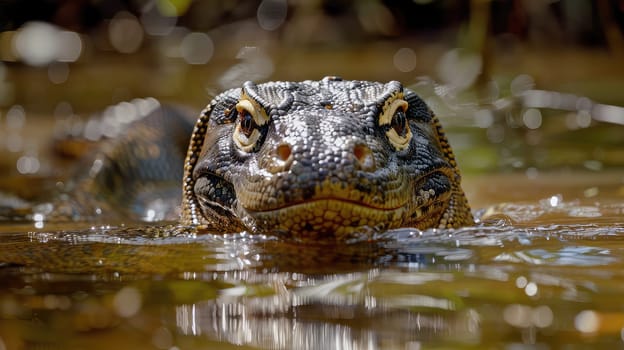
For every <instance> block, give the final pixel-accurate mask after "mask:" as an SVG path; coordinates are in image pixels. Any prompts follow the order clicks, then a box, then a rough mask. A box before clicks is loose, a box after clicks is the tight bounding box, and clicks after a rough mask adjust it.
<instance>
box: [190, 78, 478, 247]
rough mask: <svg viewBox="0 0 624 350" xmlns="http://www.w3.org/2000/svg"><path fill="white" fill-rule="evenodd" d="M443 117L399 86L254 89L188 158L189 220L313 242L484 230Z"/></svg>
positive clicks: (238, 94) (211, 121)
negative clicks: (386, 233)
mask: <svg viewBox="0 0 624 350" xmlns="http://www.w3.org/2000/svg"><path fill="white" fill-rule="evenodd" d="M460 180H461V177H460V174H459V169H458V167H457V164H456V162H455V157H454V155H453V151H452V150H451V147H450V145H449V143H448V141H447V139H446V136H445V135H444V132H443V130H442V127H441V125H440V123H439V121H438V119H437V117H435V116H434V115H433V113H432V112H431V110H430V109H429V108H428V107H427V106H426V105H425V103H424V102H423V101H422V100H421V99H420V98H419V97H418V96H417V95H416V94H415V93H414V92H413V91H411V90H409V89H405V88H403V86H402V85H401V84H400V83H399V82H396V81H392V82H389V83H386V84H383V83H377V82H368V81H343V80H341V79H339V78H333V77H327V78H324V79H323V80H321V81H304V82H269V83H265V84H259V85H255V84H254V83H251V82H247V83H245V84H244V86H243V87H242V89H241V88H238V89H232V90H228V91H226V92H224V93H222V94H220V95H218V96H217V97H216V98H214V99H213V100H212V102H210V104H209V105H208V107H207V108H206V109H205V110H204V111H203V112H202V114H201V115H200V117H199V119H198V121H197V123H196V125H195V129H194V131H193V134H192V136H191V141H190V145H189V148H188V152H187V157H186V162H185V167H184V179H183V202H182V221H183V223H185V224H191V225H197V226H199V227H200V228H203V229H207V230H211V231H213V230H216V231H220V232H237V231H241V230H247V231H250V232H259V233H269V234H277V235H285V236H291V237H296V238H298V239H302V240H308V239H318V238H323V237H328V236H331V237H334V238H337V239H345V238H349V237H351V234H353V233H354V232H370V230H371V229H372V230H384V229H391V228H398V227H416V228H419V229H425V228H431V227H440V228H451V227H459V226H463V225H471V224H473V218H472V215H471V212H470V208H469V206H468V203H467V200H466V197H465V195H464V192H463V190H462V189H461V186H460Z"/></svg>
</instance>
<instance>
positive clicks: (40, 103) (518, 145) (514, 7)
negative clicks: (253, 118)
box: [0, 0, 624, 188]
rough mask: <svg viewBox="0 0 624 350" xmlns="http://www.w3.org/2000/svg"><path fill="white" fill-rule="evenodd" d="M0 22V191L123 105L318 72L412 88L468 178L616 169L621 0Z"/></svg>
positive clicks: (43, 14)
mask: <svg viewBox="0 0 624 350" xmlns="http://www.w3.org/2000/svg"><path fill="white" fill-rule="evenodd" d="M0 30H1V32H0V174H6V176H5V177H4V178H5V180H3V181H4V182H3V184H4V187H8V186H11V187H13V188H16V187H19V185H15V183H14V182H11V183H10V184H7V181H8V180H6V179H8V178H12V179H13V180H11V181H14V180H15V179H14V177H19V176H23V175H29V176H30V177H50V176H57V175H58V166H57V165H56V164H57V163H55V162H54V154H51V152H52V151H53V150H54V147H52V145H54V142H57V141H58V140H65V139H67V138H75V139H81V138H83V139H84V138H87V139H89V140H91V141H95V140H97V139H99V138H101V137H106V136H107V135H109V134H114V133H111V132H109V131H110V130H108V131H107V129H106V128H111V127H113V126H111V125H112V123H108V124H107V123H100V124H98V125H100V129H98V130H96V132H95V133H93V129H92V128H91V129H89V128H88V126H89V125H91V126H93V123H91V124H90V123H89V121H90V120H91V119H92V118H106V117H110V118H112V119H114V120H117V121H119V122H122V121H123V119H124V118H127V113H126V112H127V107H128V106H127V105H124V104H121V105H119V103H122V101H135V102H133V103H134V104H135V105H137V106H138V104H140V103H142V102H141V101H139V100H135V99H137V98H145V97H154V98H156V99H158V100H160V101H165V102H169V103H175V104H181V105H185V106H188V107H190V108H191V109H192V110H194V111H199V110H200V109H201V108H203V106H205V105H206V104H207V103H208V101H209V100H210V98H211V97H212V96H214V95H215V94H217V93H219V92H220V91H222V90H224V89H227V88H231V87H236V86H239V85H240V84H241V82H243V81H246V80H253V81H256V82H262V81H267V80H305V79H320V78H321V77H323V76H325V75H339V76H342V77H343V78H345V79H362V80H380V81H388V80H392V79H396V80H400V81H401V82H403V83H404V84H405V85H406V86H410V87H412V88H414V89H415V90H417V91H418V92H419V93H420V94H421V95H422V96H423V98H424V99H425V100H426V101H427V102H428V103H429V105H430V106H431V107H432V108H433V109H434V110H435V111H436V113H437V114H438V115H440V117H441V118H442V122H443V124H444V125H445V126H447V129H448V130H449V133H450V139H451V143H452V144H453V146H454V148H455V150H456V153H457V156H458V158H459V161H460V165H461V166H462V168H463V169H464V172H465V173H468V174H480V173H485V172H489V173H492V172H521V173H523V174H526V176H527V178H535V177H536V176H537V175H538V174H540V173H541V172H543V171H548V170H552V169H583V170H587V171H589V172H601V171H603V170H605V169H616V170H617V169H621V168H622V166H623V165H624V147H622V146H624V127H623V126H622V125H624V109H622V108H621V107H620V106H624V93H623V91H624V64H622V62H624V35H623V32H624V1H622V0H604V1H589V0H585V1H584V0H576V1H571V0H568V1H556V0H550V1H521V0H489V1H488V0H472V1H469V0H464V1H446V0H400V1H381V0H361V1H357V0H338V1H324V0H316V1H304V0H291V1H286V0H263V1H248V0H245V1H242V0H241V1H236V0H229V1H227V0H226V1H192V0H125V1H122V0H58V1H52V0H31V1H19V0H2V1H0ZM142 101H143V102H145V100H142ZM147 101H153V100H147ZM115 105H116V106H117V108H115V107H109V106H115ZM124 106H125V107H126V109H124V108H122V107H124ZM137 108H138V107H137ZM99 111H104V112H102V113H100V112H99ZM124 111H126V112H124ZM110 118H109V119H110ZM89 130H90V131H89ZM89 132H90V133H89ZM87 136H88V137H87ZM55 140H56V141H55ZM78 153H79V152H78Z"/></svg>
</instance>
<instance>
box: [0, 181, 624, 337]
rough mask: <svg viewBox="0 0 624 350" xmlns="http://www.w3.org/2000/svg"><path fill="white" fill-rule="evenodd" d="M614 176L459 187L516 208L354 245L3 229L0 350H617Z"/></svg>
mask: <svg viewBox="0 0 624 350" xmlns="http://www.w3.org/2000/svg"><path fill="white" fill-rule="evenodd" d="M623 177H624V176H623V175H622V174H621V173H617V172H612V173H603V174H595V173H587V172H581V173H569V174H567V175H566V176H565V177H561V175H559V174H555V175H552V176H549V175H547V174H543V175H542V177H541V179H542V180H543V181H542V182H539V183H542V184H547V185H548V188H549V189H550V192H547V193H544V192H543V191H542V189H541V188H540V186H535V181H534V180H530V179H527V177H526V176H525V175H524V174H521V175H509V174H507V175H489V176H479V177H474V178H470V177H469V178H468V179H467V181H466V184H465V187H466V188H467V192H468V195H469V197H471V198H472V199H473V202H475V203H477V204H485V203H486V202H487V201H494V200H496V198H495V197H492V196H489V195H488V194H487V193H486V192H484V191H480V189H481V188H483V186H485V185H487V187H489V188H490V189H492V190H496V189H497V190H498V191H502V192H506V193H512V192H514V193H516V196H521V197H523V198H521V199H520V198H519V199H518V200H516V201H513V202H497V204H493V205H486V206H484V207H482V208H483V209H482V210H478V211H476V215H477V216H478V217H479V218H480V219H481V221H480V222H479V223H478V224H477V225H476V226H474V227H467V228H462V229H457V230H427V231H417V230H410V229H400V230H395V231H391V232H386V233H380V234H378V235H376V236H375V237H373V238H372V239H370V240H367V241H360V242H350V243H331V242H324V243H322V242H319V243H317V244H310V243H306V244H303V243H299V242H294V241H285V240H282V239H276V238H274V237H264V236H253V235H249V234H245V233H240V234H236V235H226V236H223V235H219V234H200V235H197V234H196V232H193V230H192V229H190V228H188V227H183V226H178V225H175V224H171V225H163V224H161V225H155V226H145V225H144V224H143V225H142V226H141V225H135V226H93V227H91V226H88V225H86V226H85V225H84V224H82V225H80V224H46V226H44V227H43V228H41V229H36V228H35V227H34V226H33V224H31V223H22V224H13V225H8V224H7V225H3V226H2V233H1V234H0V261H3V262H4V265H3V267H2V268H1V269H0V280H2V281H3V283H2V285H1V286H0V349H4V348H6V349H14V348H17V349H22V348H24V349H29V348H46V349H79V348H86V347H93V348H98V346H101V345H98V344H102V342H104V344H106V347H107V348H110V347H115V346H118V347H122V348H135V349H153V348H157V349H189V348H213V347H218V348H229V347H231V348H234V347H237V346H243V348H245V347H249V348H278V349H330V348H336V349H421V348H485V347H491V348H505V349H525V348H526V349H528V348H531V349H535V348H537V349H549V348H561V347H566V348H573V349H576V348H596V347H604V348H622V347H624V335H623V334H624V309H622V308H621V305H622V304H621V296H622V295H624V272H623V271H624V268H623V267H624V266H623V265H624V239H623V237H624V216H623V215H622V214H623V213H624V201H623V200H622V197H623V196H624V194H623V193H622V192H623V191H622V189H623V188H624V186H623V183H624V181H623ZM557 178H559V179H561V178H568V179H576V181H573V180H570V181H559V185H556V184H549V181H555V180H554V179H557ZM588 187H589V188H595V190H594V192H586V190H587V188H588ZM512 188H513V189H514V190H515V191H511V190H510V189H512ZM595 191H598V192H599V193H600V195H599V196H593V197H592V196H590V197H589V198H587V197H583V196H575V194H576V193H586V194H590V195H591V194H593V193H595ZM520 194H521V195H520ZM511 197H513V196H511Z"/></svg>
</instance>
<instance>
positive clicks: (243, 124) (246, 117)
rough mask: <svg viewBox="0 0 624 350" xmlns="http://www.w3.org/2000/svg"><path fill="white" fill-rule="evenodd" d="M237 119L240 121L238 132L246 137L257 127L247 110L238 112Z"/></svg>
mask: <svg viewBox="0 0 624 350" xmlns="http://www.w3.org/2000/svg"><path fill="white" fill-rule="evenodd" d="M238 121H239V123H240V132H241V133H243V135H245V136H246V137H247V138H249V137H250V136H251V134H252V133H253V131H254V130H255V129H256V128H257V127H258V125H256V122H254V120H253V117H252V116H251V114H249V112H247V111H242V112H238Z"/></svg>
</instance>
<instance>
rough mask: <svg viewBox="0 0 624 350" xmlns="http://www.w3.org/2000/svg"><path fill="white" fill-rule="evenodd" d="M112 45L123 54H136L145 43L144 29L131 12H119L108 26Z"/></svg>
mask: <svg viewBox="0 0 624 350" xmlns="http://www.w3.org/2000/svg"><path fill="white" fill-rule="evenodd" d="M108 35H109V38H110V43H111V45H112V46H113V47H114V48H115V50H117V51H119V52H121V53H134V52H136V51H137V50H138V49H139V48H140V47H141V44H142V43H143V27H142V26H141V23H139V20H138V19H137V18H136V17H135V16H134V15H133V14H131V13H129V12H125V11H122V12H119V13H117V14H116V15H115V17H113V18H112V19H111V21H110V23H109V25H108Z"/></svg>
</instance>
